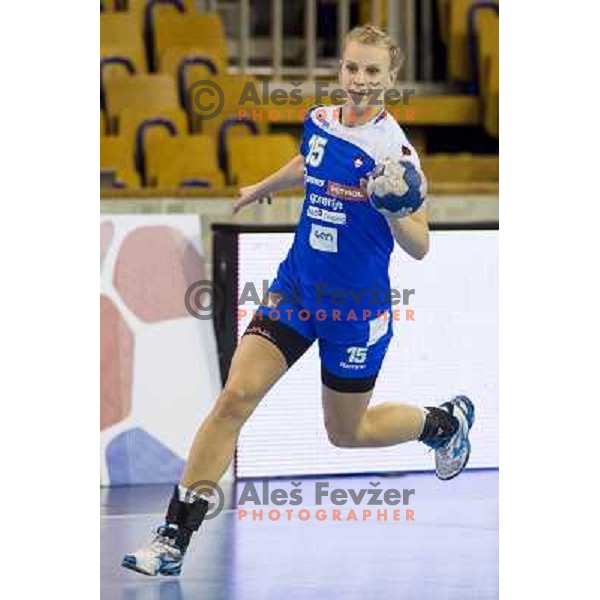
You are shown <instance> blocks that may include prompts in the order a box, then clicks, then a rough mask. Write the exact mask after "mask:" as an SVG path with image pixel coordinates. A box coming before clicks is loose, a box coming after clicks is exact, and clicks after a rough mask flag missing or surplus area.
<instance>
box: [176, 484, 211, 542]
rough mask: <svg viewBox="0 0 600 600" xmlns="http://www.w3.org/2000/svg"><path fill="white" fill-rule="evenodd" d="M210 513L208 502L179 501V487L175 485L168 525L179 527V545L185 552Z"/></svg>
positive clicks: (200, 500) (202, 499)
mask: <svg viewBox="0 0 600 600" xmlns="http://www.w3.org/2000/svg"><path fill="white" fill-rule="evenodd" d="M207 512H208V502H207V501H206V500H205V499H204V498H199V499H198V500H196V501H194V502H193V503H187V502H183V501H181V500H180V499H179V486H177V485H175V489H174V490H173V496H172V497H171V502H169V508H168V509H167V516H166V517H165V520H166V522H167V523H168V524H171V525H177V532H178V533H177V538H176V539H177V545H178V546H179V547H180V548H181V550H182V551H184V552H185V549H186V548H187V546H188V544H189V542H190V538H191V537H192V533H194V531H197V530H198V529H199V527H200V525H201V524H202V521H203V520H204V517H205V516H206V513H207Z"/></svg>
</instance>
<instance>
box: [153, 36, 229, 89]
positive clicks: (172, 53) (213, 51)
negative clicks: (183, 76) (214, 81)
mask: <svg viewBox="0 0 600 600" xmlns="http://www.w3.org/2000/svg"><path fill="white" fill-rule="evenodd" d="M196 57H203V58H207V59H209V60H211V61H212V62H213V64H214V66H215V67H216V69H217V73H216V74H214V73H212V72H211V70H210V67H209V66H205V65H190V66H189V67H188V68H187V73H188V76H187V82H191V81H198V80H201V79H211V78H214V77H218V76H220V75H225V74H226V73H227V56H221V55H219V49H218V48H217V47H211V46H210V45H208V44H207V45H204V46H202V45H200V44H197V45H196V46H193V47H191V46H190V47H186V46H174V47H172V48H167V49H166V50H165V51H164V52H163V53H162V55H161V59H160V71H161V73H167V74H169V75H171V76H172V77H174V78H177V77H178V75H179V66H180V64H181V63H182V61H183V60H185V59H194V58H196Z"/></svg>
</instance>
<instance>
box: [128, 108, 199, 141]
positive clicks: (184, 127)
mask: <svg viewBox="0 0 600 600" xmlns="http://www.w3.org/2000/svg"><path fill="white" fill-rule="evenodd" d="M150 119H162V120H165V121H168V122H169V123H171V124H172V125H173V126H174V127H175V130H176V133H177V134H178V135H180V134H186V133H187V131H188V120H187V115H186V114H185V113H184V112H183V111H182V110H181V109H180V108H163V109H151V108H149V109H144V108H124V109H123V110H121V112H120V113H119V118H118V133H119V135H121V136H122V137H126V138H128V139H134V138H135V135H136V133H137V130H138V128H139V126H140V125H141V124H142V123H143V122H144V121H148V120H150ZM156 135H158V136H159V137H165V136H169V135H170V134H169V130H168V129H167V128H165V127H161V126H158V127H152V128H151V129H149V130H148V133H147V136H156Z"/></svg>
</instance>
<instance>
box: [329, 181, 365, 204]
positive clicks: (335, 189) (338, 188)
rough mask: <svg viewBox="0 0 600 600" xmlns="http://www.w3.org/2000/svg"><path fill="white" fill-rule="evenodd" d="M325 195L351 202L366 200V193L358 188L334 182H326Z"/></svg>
mask: <svg viewBox="0 0 600 600" xmlns="http://www.w3.org/2000/svg"><path fill="white" fill-rule="evenodd" d="M327 193H328V194H329V195H330V196H335V197H336V198H342V199H343V200H351V201H353V202H366V201H367V199H368V197H367V194H366V192H363V190H361V189H360V188H357V187H352V186H350V185H343V184H341V183H336V182H335V181H328V182H327Z"/></svg>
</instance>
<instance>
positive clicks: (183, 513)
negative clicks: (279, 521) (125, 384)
mask: <svg viewBox="0 0 600 600" xmlns="http://www.w3.org/2000/svg"><path fill="white" fill-rule="evenodd" d="M286 369H287V363H286V360H285V357H284V356H283V354H282V353H281V352H280V351H279V350H278V349H277V348H276V346H274V345H273V344H272V343H271V342H269V341H268V340H266V339H264V338H262V337H259V336H256V335H246V336H243V337H242V339H241V340H240V343H239V346H238V348H237V350H236V352H235V354H234V357H233V360H232V363H231V367H230V370H229V377H228V379H227V382H226V384H225V386H224V388H223V391H222V392H221V394H220V395H219V397H218V399H217V401H216V403H215V406H214V407H213V409H212V410H211V412H210V414H209V415H208V417H207V418H206V419H205V421H204V423H202V425H201V427H200V429H199V430H198V432H197V433H196V436H195V439H194V442H193V444H192V448H191V450H190V453H189V457H188V461H187V464H186V468H185V472H184V474H183V478H182V482H181V484H180V485H177V486H175V489H174V492H173V497H172V498H171V502H170V504H169V508H168V510H167V515H166V518H165V524H164V525H162V526H161V527H159V528H158V530H157V532H156V535H155V537H154V539H153V540H152V541H151V542H150V544H149V545H147V546H145V547H143V548H141V549H140V550H138V551H137V552H134V553H132V554H127V555H126V556H125V557H124V559H123V563H122V564H123V566H124V567H126V568H128V569H132V570H134V571H138V572H140V573H143V574H145V575H179V573H180V572H181V565H182V561H183V556H184V554H185V551H186V549H187V546H188V544H189V541H190V538H191V536H192V534H193V532H194V531H196V530H197V529H198V527H199V526H200V524H201V523H202V520H203V519H204V517H205V515H206V512H207V511H208V507H209V500H210V498H206V497H203V495H201V494H198V493H197V490H195V489H194V484H195V483H196V482H199V481H211V482H215V483H217V482H218V481H219V480H220V479H221V477H222V476H223V473H224V472H225V470H226V469H227V467H228V465H229V463H230V462H231V459H232V457H233V452H234V449H235V444H236V441H237V438H238V435H239V433H240V431H241V429H242V426H243V425H244V423H245V422H246V421H247V420H248V418H249V417H250V415H251V414H252V413H253V412H254V410H255V409H256V407H257V406H258V404H259V403H260V401H261V400H262V398H263V397H264V396H265V395H266V393H267V392H268V391H269V389H270V388H271V387H272V386H273V385H274V384H275V383H276V382H277V381H278V380H279V378H280V377H281V376H282V375H283V374H284V373H285V371H286Z"/></svg>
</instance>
